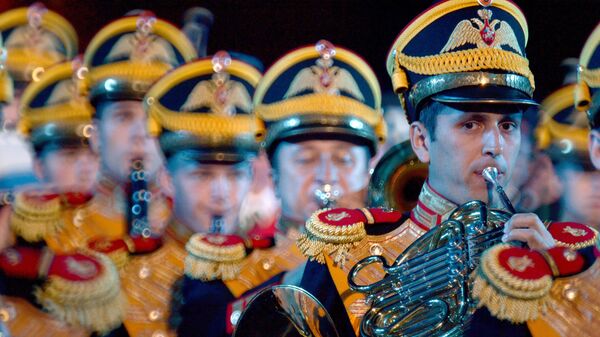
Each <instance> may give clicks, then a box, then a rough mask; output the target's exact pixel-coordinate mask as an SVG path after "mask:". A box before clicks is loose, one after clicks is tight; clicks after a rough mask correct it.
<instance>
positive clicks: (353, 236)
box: [296, 208, 367, 266]
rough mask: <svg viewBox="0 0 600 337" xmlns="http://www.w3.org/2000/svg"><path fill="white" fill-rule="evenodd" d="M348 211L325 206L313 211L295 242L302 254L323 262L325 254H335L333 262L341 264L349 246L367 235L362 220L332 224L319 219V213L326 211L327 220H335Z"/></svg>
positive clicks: (345, 214)
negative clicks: (344, 223) (345, 223)
mask: <svg viewBox="0 0 600 337" xmlns="http://www.w3.org/2000/svg"><path fill="white" fill-rule="evenodd" d="M348 211H350V210H343V211H340V212H337V210H335V209H334V210H332V209H329V208H325V209H321V210H318V211H316V212H315V213H313V215H312V216H311V217H310V218H309V219H308V221H306V232H304V233H302V234H301V235H300V236H299V237H298V240H297V242H296V244H297V245H298V248H300V251H302V254H304V255H305V256H306V257H308V258H309V259H310V260H311V261H317V262H318V263H325V254H327V255H331V254H335V256H334V258H333V260H334V262H335V263H336V264H339V265H340V266H343V264H344V262H345V260H346V255H347V254H348V251H349V250H350V248H352V247H353V246H356V245H357V244H358V243H359V242H360V241H361V240H362V239H363V238H364V237H365V236H366V235H367V232H366V230H365V224H364V221H357V222H354V223H352V224H349V225H332V224H328V223H326V222H323V221H321V219H320V215H321V214H323V213H328V214H327V215H326V216H325V217H326V218H327V219H328V220H331V221H337V219H341V217H350V215H349V214H348ZM361 214H362V213H361ZM363 216H364V215H363ZM336 217H337V218H336Z"/></svg>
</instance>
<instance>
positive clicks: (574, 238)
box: [548, 222, 597, 249]
mask: <svg viewBox="0 0 600 337" xmlns="http://www.w3.org/2000/svg"><path fill="white" fill-rule="evenodd" d="M548 231H549V232H550V235H552V237H553V238H554V240H555V241H556V244H557V245H558V246H564V247H569V248H572V249H581V248H584V247H588V246H592V245H593V244H595V241H596V236H597V234H596V232H595V231H594V230H593V229H591V228H590V227H588V226H586V225H583V224H580V223H576V222H553V223H552V224H551V225H550V227H548Z"/></svg>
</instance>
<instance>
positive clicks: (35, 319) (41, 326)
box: [0, 297, 90, 337]
mask: <svg viewBox="0 0 600 337" xmlns="http://www.w3.org/2000/svg"><path fill="white" fill-rule="evenodd" d="M0 319H2V321H3V322H4V323H5V324H6V327H7V328H8V331H10V333H11V336H31V337H33V336H53V337H85V336H89V335H90V332H89V331H86V330H84V329H82V328H80V327H76V326H70V325H67V324H65V322H61V321H59V320H57V319H55V318H53V317H52V316H50V315H49V314H48V313H45V312H43V311H42V310H40V309H38V308H36V307H35V306H33V304H31V303H29V302H28V301H27V300H25V299H23V298H19V297H2V306H1V308H0Z"/></svg>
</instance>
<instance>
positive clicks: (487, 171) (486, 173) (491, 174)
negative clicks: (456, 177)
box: [481, 167, 498, 185]
mask: <svg viewBox="0 0 600 337" xmlns="http://www.w3.org/2000/svg"><path fill="white" fill-rule="evenodd" d="M481 175H482V176H483V179H485V180H486V181H487V182H489V183H491V184H494V185H497V184H498V182H497V181H496V178H498V169H497V168H495V167H486V168H484V169H483V171H482V172H481Z"/></svg>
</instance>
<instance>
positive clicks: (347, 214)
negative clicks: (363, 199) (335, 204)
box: [319, 208, 367, 226]
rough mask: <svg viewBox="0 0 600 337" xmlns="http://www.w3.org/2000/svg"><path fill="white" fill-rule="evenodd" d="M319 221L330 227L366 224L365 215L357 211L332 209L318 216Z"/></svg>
mask: <svg viewBox="0 0 600 337" xmlns="http://www.w3.org/2000/svg"><path fill="white" fill-rule="evenodd" d="M319 220H320V221H321V222H322V223H326V224H328V225H330V226H350V225H354V224H356V223H358V222H362V223H367V218H366V217H365V214H364V213H363V212H362V211H361V210H359V209H349V208H334V209H330V210H327V211H325V212H322V213H321V214H319Z"/></svg>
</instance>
